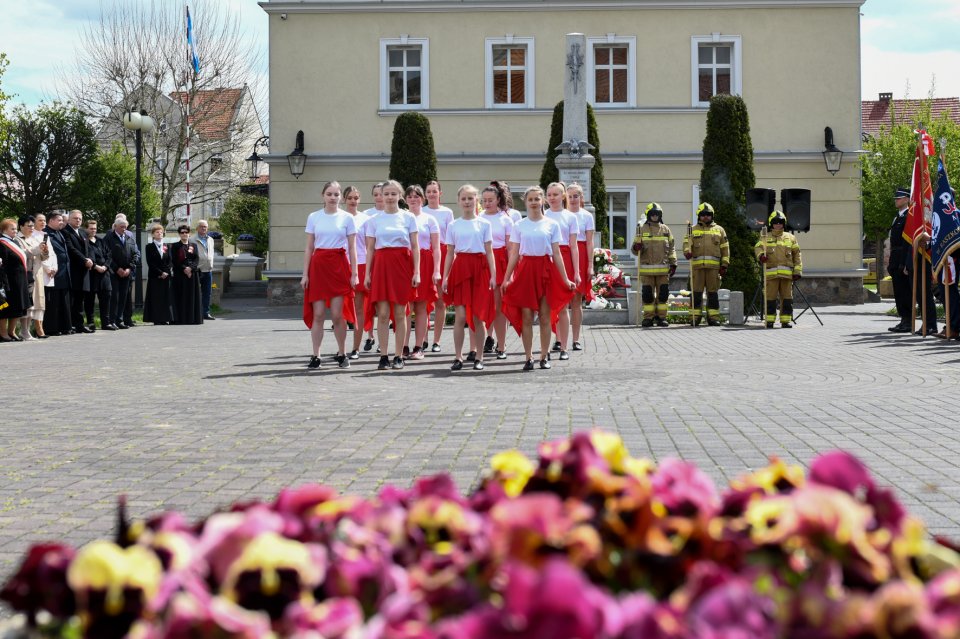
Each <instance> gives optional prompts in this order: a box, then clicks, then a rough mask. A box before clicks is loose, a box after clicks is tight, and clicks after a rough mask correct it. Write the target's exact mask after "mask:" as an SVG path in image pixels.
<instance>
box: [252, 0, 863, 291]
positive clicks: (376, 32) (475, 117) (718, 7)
mask: <svg viewBox="0 0 960 639" xmlns="http://www.w3.org/2000/svg"><path fill="white" fill-rule="evenodd" d="M862 4H863V0H762V1H757V0H553V1H551V2H544V1H541V0H384V1H379V0H378V1H373V0H304V1H302V2H300V1H298V2H276V1H271V2H269V3H268V2H264V3H261V7H262V8H263V10H264V11H266V12H267V13H268V14H269V18H270V119H271V123H270V129H271V153H270V155H269V156H267V160H268V162H269V163H270V164H271V190H270V200H271V202H270V210H271V212H270V215H271V237H270V264H269V272H268V274H269V276H270V278H271V292H272V294H273V297H274V300H275V301H280V300H282V299H285V298H286V297H287V296H288V294H289V293H291V292H292V291H293V290H294V288H295V287H294V286H293V285H294V284H295V282H296V281H297V280H298V279H299V273H300V272H301V269H302V260H303V225H304V222H305V220H306V217H307V214H308V213H309V212H311V211H313V210H316V209H317V208H320V206H321V198H320V188H321V185H322V184H323V183H324V182H326V181H327V180H331V179H336V180H338V181H340V182H341V184H343V185H346V184H355V185H357V186H359V187H360V189H361V192H362V193H364V195H365V198H366V200H365V201H364V202H362V203H361V204H362V206H364V207H366V206H370V204H371V202H370V200H369V195H368V194H369V191H370V186H371V185H372V183H374V182H376V181H379V180H382V179H385V177H386V175H387V172H388V168H389V153H390V143H391V137H392V131H393V125H394V121H395V116H396V115H397V114H398V113H400V112H403V111H404V110H410V109H414V110H418V111H421V112H423V113H424V114H425V115H426V116H427V117H428V118H429V119H430V124H431V128H432V131H433V136H434V142H435V145H436V151H437V160H438V168H439V176H440V180H441V182H442V183H443V184H444V188H445V197H444V200H445V203H446V204H447V205H448V206H450V207H451V208H454V209H455V208H456V207H455V206H453V204H454V202H453V199H454V193H455V192H456V189H457V186H458V185H459V184H461V183H464V182H472V183H475V184H482V183H486V182H487V181H489V180H490V179H493V178H499V179H505V180H507V181H508V182H509V183H510V184H511V185H512V186H513V187H514V189H515V190H516V191H521V192H522V190H523V188H524V187H526V186H530V185H532V184H536V183H537V182H538V180H539V176H540V170H541V167H542V164H543V157H544V151H545V147H546V144H547V139H548V136H549V129H550V120H551V116H552V111H553V107H554V105H555V104H556V103H557V102H558V101H560V100H561V99H562V97H563V87H564V73H566V69H565V63H566V59H565V54H564V46H565V40H564V35H565V34H566V33H570V32H581V33H584V34H585V35H586V37H587V51H586V55H585V65H584V67H583V72H585V73H586V78H587V94H588V95H587V97H588V100H589V101H590V103H591V104H593V106H594V108H595V110H596V114H597V123H598V127H599V136H600V143H601V157H602V158H603V163H604V168H605V179H606V188H607V193H608V208H609V215H610V225H611V227H610V231H611V232H610V243H611V246H610V248H613V249H615V250H617V251H618V253H620V254H621V256H622V257H623V259H624V260H625V261H629V262H631V263H632V260H633V258H632V256H630V253H629V250H628V248H629V247H628V244H629V242H630V239H631V238H632V234H633V229H634V226H635V224H636V223H637V221H638V214H642V211H643V209H644V207H645V205H646V203H647V202H650V201H657V202H659V203H660V204H661V205H662V206H663V208H664V211H665V222H667V223H668V224H670V225H671V226H672V228H673V231H674V233H675V234H677V235H678V236H682V235H683V233H684V232H685V229H686V221H687V220H688V219H690V218H691V217H692V216H693V212H694V211H695V209H696V207H697V206H698V204H699V192H698V185H697V183H698V180H699V176H700V168H701V148H702V145H703V137H704V133H705V121H706V114H707V101H708V100H709V98H710V96H711V95H712V94H714V93H727V92H729V93H734V94H739V95H742V96H743V98H744V100H745V101H746V104H747V107H748V109H749V113H750V127H751V135H752V139H753V144H754V150H755V163H756V164H755V170H756V176H757V186H758V187H766V188H772V189H776V190H777V191H779V190H780V189H784V188H807V189H810V190H811V192H812V220H813V227H812V229H811V231H810V233H807V234H803V235H801V236H800V242H801V244H802V246H803V249H804V263H805V268H804V274H805V277H806V278H807V279H808V281H807V288H808V290H807V293H808V295H811V293H812V295H811V297H812V298H816V299H827V298H829V299H834V300H844V301H861V297H862V285H861V284H862V283H861V281H860V279H859V278H860V276H861V275H862V272H861V271H860V269H861V248H860V247H861V215H860V204H859V200H858V197H859V190H858V189H859V187H858V184H857V182H856V177H857V176H858V172H857V167H856V155H855V154H854V153H853V152H852V151H855V150H856V149H858V147H859V140H860V130H861V129H860V14H859V10H860V6H861V5H862ZM828 126H829V127H831V129H832V131H833V133H834V137H835V142H836V146H837V147H839V148H840V149H841V150H843V151H844V152H845V154H844V156H843V161H842V165H841V167H840V170H839V172H837V173H836V174H835V175H834V174H831V173H829V172H828V171H827V170H826V168H825V164H824V158H823V155H822V152H823V150H824V128H825V127H828ZM298 130H302V131H303V132H304V140H305V147H304V152H305V153H306V155H307V161H306V169H305V171H304V173H303V175H302V177H300V178H299V179H295V178H294V176H292V175H291V173H290V171H289V170H288V169H287V160H286V155H287V154H288V153H290V152H291V151H292V150H293V148H294V141H295V137H296V134H297V131H298ZM518 208H522V207H518Z"/></svg>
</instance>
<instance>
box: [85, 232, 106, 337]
mask: <svg viewBox="0 0 960 639" xmlns="http://www.w3.org/2000/svg"><path fill="white" fill-rule="evenodd" d="M84 228H85V229H86V231H87V242H88V243H89V244H90V249H91V259H92V260H93V268H92V269H90V290H89V291H88V292H87V294H86V296H85V297H84V299H83V312H84V315H86V316H87V326H88V327H89V328H90V329H91V330H94V323H93V305H94V302H95V301H98V300H99V302H100V327H101V328H103V327H104V326H106V325H107V324H109V323H110V267H111V265H112V262H111V261H110V254H109V253H108V252H107V249H106V244H104V242H103V240H101V239H99V238H98V237H97V221H96V220H95V219H90V220H87V223H86V225H85V226H84Z"/></svg>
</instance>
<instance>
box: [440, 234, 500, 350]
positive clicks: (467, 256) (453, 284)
mask: <svg viewBox="0 0 960 639" xmlns="http://www.w3.org/2000/svg"><path fill="white" fill-rule="evenodd" d="M443 298H444V301H445V302H446V303H447V305H448V306H464V307H466V309H467V324H469V326H470V330H471V331H472V330H476V325H475V323H474V317H476V318H478V319H479V320H480V321H481V322H483V323H484V324H489V323H490V322H492V321H493V318H494V317H496V315H497V309H496V307H495V306H494V304H493V291H492V290H491V289H490V266H489V265H488V264H487V255H486V253H457V254H456V255H455V256H454V258H453V266H452V267H451V268H450V276H449V277H448V278H447V292H446V293H445V294H444V296H443Z"/></svg>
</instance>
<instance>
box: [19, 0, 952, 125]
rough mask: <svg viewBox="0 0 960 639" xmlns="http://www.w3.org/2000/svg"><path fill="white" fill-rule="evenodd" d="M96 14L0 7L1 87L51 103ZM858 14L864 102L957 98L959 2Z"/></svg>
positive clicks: (44, 1) (933, 0) (28, 2)
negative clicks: (887, 94) (882, 96)
mask: <svg viewBox="0 0 960 639" xmlns="http://www.w3.org/2000/svg"><path fill="white" fill-rule="evenodd" d="M106 1H107V2H110V1H111V0H106ZM135 1H140V0H135ZM143 1H147V0H143ZM157 1H160V2H174V1H176V0H157ZM206 1H208V2H214V3H222V4H224V5H226V6H227V7H228V8H229V9H230V10H231V11H233V12H235V13H237V14H239V16H240V19H241V21H242V23H243V25H244V27H245V28H246V29H248V30H249V32H250V33H252V34H254V35H255V37H256V38H257V40H258V41H259V42H260V43H262V46H263V47H264V49H265V48H266V42H267V16H266V14H265V13H264V12H263V11H262V10H261V9H260V7H259V6H258V5H257V1H256V0H206ZM99 11H100V0H0V16H3V19H2V20H0V51H3V52H5V53H6V54H7V56H8V58H9V59H10V66H9V67H8V69H7V73H6V75H5V76H4V78H3V86H4V89H5V90H6V91H7V92H8V93H11V92H12V93H15V94H16V99H15V102H24V103H26V104H27V105H29V106H31V107H32V106H35V105H36V104H38V103H39V102H40V101H41V100H44V99H46V100H50V99H52V98H55V97H57V95H58V87H57V74H56V70H57V69H62V68H64V67H66V66H68V65H69V64H70V60H71V58H72V56H73V55H74V52H75V51H74V39H75V36H76V34H77V33H79V32H80V30H81V28H82V27H83V25H84V24H85V23H86V22H88V21H90V20H96V19H97V16H98V14H99ZM861 11H862V13H863V17H862V22H861V51H862V79H861V92H862V95H863V97H864V99H876V96H877V93H879V92H881V91H892V92H893V94H894V97H897V98H902V97H905V96H907V95H909V97H925V96H926V95H927V94H928V93H929V92H930V87H931V82H933V81H934V79H935V91H934V94H935V96H936V97H950V96H960V0H867V2H866V3H865V4H864V5H863V7H862V9H861Z"/></svg>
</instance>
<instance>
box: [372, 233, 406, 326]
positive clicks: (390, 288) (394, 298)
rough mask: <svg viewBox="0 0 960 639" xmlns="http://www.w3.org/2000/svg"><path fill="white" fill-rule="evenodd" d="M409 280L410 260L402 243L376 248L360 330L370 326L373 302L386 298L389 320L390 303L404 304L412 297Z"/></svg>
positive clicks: (392, 304) (391, 319)
mask: <svg viewBox="0 0 960 639" xmlns="http://www.w3.org/2000/svg"><path fill="white" fill-rule="evenodd" d="M412 281H413V264H411V263H410V249H408V248H402V247H401V248H381V249H377V251H376V254H375V255H374V257H373V273H372V274H371V275H370V291H369V292H368V293H367V296H366V297H365V298H364V304H363V320H364V321H363V328H364V330H368V331H369V330H371V329H372V328H373V318H374V316H375V315H376V314H377V311H376V308H377V302H390V321H393V320H394V317H393V306H394V304H404V305H406V304H409V303H410V302H411V301H413V297H414V294H415V292H416V289H414V288H413V287H412V286H411V285H410V282H412ZM407 313H409V309H407ZM394 331H396V327H394Z"/></svg>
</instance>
